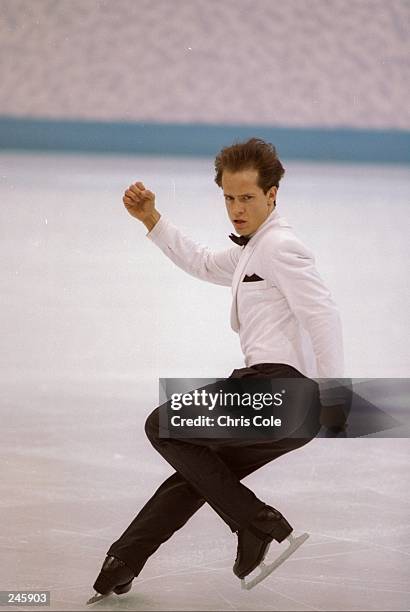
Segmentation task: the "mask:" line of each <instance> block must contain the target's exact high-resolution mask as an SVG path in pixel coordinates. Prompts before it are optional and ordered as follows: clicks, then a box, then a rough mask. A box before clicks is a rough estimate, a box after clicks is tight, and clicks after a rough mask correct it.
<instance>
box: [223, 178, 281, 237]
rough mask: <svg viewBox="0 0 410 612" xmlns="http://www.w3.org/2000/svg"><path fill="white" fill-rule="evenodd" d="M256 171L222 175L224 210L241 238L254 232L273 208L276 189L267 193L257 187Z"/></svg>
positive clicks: (273, 188)
mask: <svg viewBox="0 0 410 612" xmlns="http://www.w3.org/2000/svg"><path fill="white" fill-rule="evenodd" d="M257 183H258V171H257V170H254V169H249V170H241V171H240V172H228V171H227V170H224V172H223V174H222V189H223V192H224V197H225V204H226V210H227V211H228V216H229V218H230V220H231V221H232V223H233V226H234V228H235V230H236V232H237V233H238V234H240V235H241V236H248V235H249V234H253V233H254V232H256V230H257V229H258V227H259V226H260V225H262V223H263V222H264V221H265V220H266V219H267V218H268V216H269V215H270V213H271V212H272V210H273V208H274V201H275V198H276V191H277V189H276V187H271V188H270V189H269V191H268V193H266V194H264V193H263V190H262V189H261V188H260V187H258V184H257Z"/></svg>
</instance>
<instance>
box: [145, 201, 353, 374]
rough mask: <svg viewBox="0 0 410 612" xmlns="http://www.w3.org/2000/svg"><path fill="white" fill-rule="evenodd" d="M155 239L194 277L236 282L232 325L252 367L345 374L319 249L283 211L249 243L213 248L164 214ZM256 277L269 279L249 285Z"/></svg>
mask: <svg viewBox="0 0 410 612" xmlns="http://www.w3.org/2000/svg"><path fill="white" fill-rule="evenodd" d="M147 236H148V238H149V239H150V240H152V242H154V243H155V244H156V245H157V246H158V247H159V248H160V249H161V250H162V251H163V253H165V255H167V257H169V258H170V259H171V260H172V261H173V262H174V263H175V264H176V265H177V266H179V267H180V268H182V269H183V270H185V271H186V272H188V273H189V274H191V275H192V276H195V277H197V278H200V279H202V280H206V281H209V282H212V283H216V284H218V285H227V286H231V287H232V307H231V327H232V329H233V330H234V331H235V332H237V333H238V334H239V338H240V343H241V347H242V351H243V354H244V358H245V365H246V366H247V367H249V366H252V365H255V364H257V363H284V364H289V365H291V366H293V367H295V368H296V369H297V370H299V371H300V372H301V373H302V374H304V375H305V376H308V377H309V378H314V377H324V378H325V377H329V378H330V377H341V376H343V341H342V326H341V320H340V316H339V312H338V310H337V307H336V305H335V303H334V301H333V299H332V297H331V295H330V292H329V290H328V289H327V288H326V286H325V285H324V283H323V280H322V279H321V277H320V276H319V274H318V272H317V270H316V268H315V259H314V256H313V253H312V252H311V250H310V249H308V248H307V247H306V246H305V245H304V244H303V243H302V242H301V241H300V239H299V238H297V237H296V236H295V234H294V233H293V231H292V228H291V226H290V224H289V223H288V222H287V221H286V219H284V218H283V217H282V216H281V215H280V214H279V213H278V212H277V211H276V210H273V212H272V213H271V214H270V215H269V217H268V218H267V219H266V220H265V222H264V223H263V224H262V225H260V226H259V228H258V230H257V231H256V232H255V233H254V234H253V235H252V237H251V239H250V240H249V242H248V244H247V245H246V246H245V247H241V246H239V245H233V246H232V247H231V248H228V249H226V250H224V251H219V252H212V251H210V250H209V249H208V248H207V247H204V246H201V245H199V244H197V243H196V242H194V241H193V240H192V239H191V238H189V237H187V236H185V235H184V234H183V233H182V232H181V231H180V230H179V229H178V228H177V227H176V226H175V225H173V224H172V223H171V222H170V221H169V220H168V219H167V218H166V217H164V216H161V218H160V219H159V221H158V222H157V224H156V225H155V226H154V228H153V229H152V230H151V231H150V232H148V234H147ZM254 274H256V275H257V276H259V277H260V278H261V279H262V280H259V281H253V282H244V280H243V279H244V277H245V276H246V275H247V276H252V275H254Z"/></svg>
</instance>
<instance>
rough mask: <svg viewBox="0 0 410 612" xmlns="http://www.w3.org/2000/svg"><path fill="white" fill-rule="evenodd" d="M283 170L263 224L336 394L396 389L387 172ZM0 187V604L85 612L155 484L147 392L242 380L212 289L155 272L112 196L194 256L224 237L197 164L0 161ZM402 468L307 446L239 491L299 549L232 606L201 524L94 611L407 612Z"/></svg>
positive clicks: (224, 559) (394, 188) (208, 524)
mask: <svg viewBox="0 0 410 612" xmlns="http://www.w3.org/2000/svg"><path fill="white" fill-rule="evenodd" d="M285 161H286V160H285ZM285 166H286V170H287V174H286V177H285V179H284V182H283V185H282V186H281V188H280V191H279V197H278V210H279V212H280V213H281V214H282V215H283V216H285V217H286V218H287V219H288V220H289V221H290V222H291V223H292V224H293V226H294V228H295V230H296V231H297V232H298V233H299V235H300V236H301V237H302V238H303V239H304V240H305V241H306V242H307V243H308V244H309V246H311V248H313V250H314V252H315V254H316V260H317V265H318V268H319V271H320V272H321V273H322V275H323V277H324V278H325V280H326V282H327V284H328V286H329V288H330V289H331V291H332V293H333V295H334V297H335V299H336V301H337V303H338V304H339V307H340V310H341V314H342V318H343V322H344V329H345V344H346V362H347V370H348V371H347V374H348V375H350V376H353V377H364V378H366V377H378V376H382V377H405V376H407V375H408V372H409V360H408V348H407V347H408V343H407V340H406V337H405V336H406V333H405V332H406V331H407V329H408V323H407V312H408V306H407V305H406V301H405V298H406V294H405V286H406V283H405V281H406V276H405V262H406V261H408V230H406V218H407V217H406V215H407V212H406V207H407V206H408V201H409V191H410V189H409V181H408V176H407V174H406V170H405V169H404V168H402V167H400V166H366V165H362V166H359V165H349V164H341V165H336V164H328V165H324V164H313V163H309V164H308V163H302V162H299V163H296V162H293V163H285ZM0 178H1V182H0V199H1V207H0V220H1V231H2V241H1V249H2V253H1V255H2V257H1V266H2V273H1V295H2V303H1V317H2V323H3V325H2V349H1V352H0V360H1V369H0V372H1V409H0V419H1V429H0V453H1V466H2V468H1V475H2V477H1V480H0V550H1V555H0V590H1V589H3V590H6V589H9V590H11V589H14V590H17V589H26V590H27V589H47V590H50V591H51V602H52V603H51V609H52V610H85V609H86V606H85V601H86V600H87V599H88V598H89V597H90V596H91V594H92V592H93V591H92V584H93V582H94V580H95V577H96V575H97V573H98V571H99V569H100V566H101V564H102V562H103V560H104V556H105V553H106V551H107V550H108V547H109V545H110V544H111V542H112V541H113V540H114V539H116V538H117V537H118V536H119V535H120V533H122V531H123V530H124V529H125V527H126V526H127V525H128V523H129V522H130V521H131V519H132V518H133V517H134V515H135V514H136V513H137V511H138V510H139V509H140V508H141V507H142V505H143V504H144V503H145V501H146V500H147V498H148V496H149V495H151V493H153V492H154V491H155V489H156V488H157V486H158V485H159V484H160V483H161V482H162V480H163V479H164V478H165V477H167V476H168V475H169V474H170V473H171V472H172V469H171V468H170V467H169V466H167V465H166V464H165V463H164V461H163V460H162V459H161V458H160V457H159V455H157V454H156V453H155V451H154V450H153V448H152V447H151V445H150V444H149V442H148V441H147V440H146V439H145V436H144V431H143V425H144V421H145V418H146V416H147V415H148V414H149V412H151V410H152V409H153V408H154V407H155V405H156V402H157V397H158V378H159V377H171V376H186V377H198V378H201V377H213V376H224V375H228V374H229V373H230V372H231V371H232V369H233V368H235V367H241V366H242V365H243V363H242V356H241V353H240V348H239V343H238V340H237V338H236V337H235V336H234V334H233V333H232V332H231V330H230V328H229V302H230V293H229V288H223V287H217V286H212V285H210V284H206V283H201V282H200V281H197V280H195V279H193V278H190V277H189V276H187V275H185V274H184V273H183V272H181V271H179V270H178V269H176V268H175V267H174V266H173V264H171V263H170V262H168V261H167V260H166V259H165V258H164V257H163V255H162V253H160V252H159V251H158V250H157V249H156V248H155V247H154V245H152V244H151V243H150V242H149V241H148V240H147V239H146V238H145V233H146V232H145V228H143V227H142V226H140V225H139V224H138V222H137V221H136V220H134V219H133V218H131V217H130V216H129V215H128V213H127V211H126V210H125V209H124V207H123V204H122V201H121V197H122V192H123V190H124V189H125V188H126V187H127V186H128V185H129V184H130V183H131V182H134V181H136V180H143V181H144V182H145V184H146V185H147V186H148V187H149V188H150V189H152V190H153V191H155V193H156V194H157V202H158V208H159V209H160V211H161V212H162V213H164V214H167V215H168V216H169V218H170V219H171V220H172V221H174V222H175V223H176V224H178V225H180V226H182V227H184V229H186V231H187V232H188V233H189V234H190V235H191V236H194V237H196V238H197V239H198V241H201V242H204V243H207V244H208V245H209V246H210V247H212V248H224V247H225V246H226V245H227V234H229V232H230V231H231V228H230V226H229V222H228V221H227V220H226V219H225V213H224V204H223V200H222V198H221V194H220V192H219V190H218V188H217V187H216V186H215V185H214V184H213V182H212V181H213V175H212V160H210V159H199V160H190V159H184V158H178V159H171V158H170V159H166V158H156V157H151V158H138V157H126V156H123V157H121V156H118V157H110V156H98V155H95V156H76V155H59V154H48V155H46V154H41V155H40V154H39V155H36V154H17V153H11V152H10V153H2V154H1V156H0ZM409 450H410V444H409V441H408V440H407V439H395V440H391V439H347V440H343V439H341V440H332V439H316V440H314V441H313V442H311V443H309V444H308V445H307V446H305V447H303V448H301V449H299V450H297V451H295V452H293V453H291V454H289V455H286V456H284V457H282V458H280V459H278V460H277V461H275V462H272V463H270V464H269V465H267V466H265V467H264V468H262V469H261V470H259V471H258V472H257V473H255V474H252V475H251V476H249V477H248V478H247V479H246V481H245V482H246V484H247V485H248V486H250V487H251V488H252V489H253V490H254V491H255V493H256V494H257V495H258V496H259V497H260V498H261V499H264V500H265V501H267V502H269V503H271V504H273V505H275V506H276V507H278V508H279V509H280V510H281V511H282V512H283V513H284V514H285V515H286V517H287V518H288V519H289V520H290V522H291V523H292V524H293V525H294V526H295V529H296V530H297V531H298V532H301V531H307V532H309V533H310V538H309V540H308V541H307V542H306V543H305V544H304V545H303V547H302V548H301V549H300V550H299V551H298V552H297V553H295V555H294V556H293V557H292V558H291V559H289V560H288V561H287V562H286V563H285V564H284V565H283V566H281V567H280V568H279V569H278V570H277V572H275V573H274V574H273V575H272V576H270V577H269V578H267V579H266V580H265V581H264V582H263V584H261V585H258V586H257V587H255V588H254V589H252V590H251V591H249V592H248V591H243V590H241V588H240V581H239V580H238V579H237V578H236V577H235V576H234V574H233V572H232V565H233V562H234V559H235V554H236V537H235V536H234V535H232V533H231V532H230V531H229V530H228V529H227V528H226V526H225V524H224V523H223V522H222V521H221V519H220V518H219V517H218V516H217V515H216V514H215V513H214V512H213V511H212V510H211V509H210V508H209V507H207V506H204V507H203V508H201V510H200V511H199V512H198V513H197V514H196V515H195V516H194V517H193V518H192V519H191V521H190V522H189V523H188V524H187V525H186V527H185V528H184V529H183V530H181V531H180V532H178V533H177V534H176V535H175V536H174V537H173V538H172V539H171V540H169V541H168V542H166V543H165V544H164V545H163V546H162V547H161V548H160V549H159V550H158V551H157V552H156V553H155V555H153V557H151V559H150V560H149V561H148V563H147V564H146V566H145V568H144V570H143V572H142V573H141V575H140V577H138V578H137V579H136V580H135V582H134V586H133V589H132V591H131V592H130V593H128V594H126V595H124V596H122V597H116V596H112V597H110V598H108V599H106V600H103V601H102V602H99V603H98V604H96V606H95V608H96V609H103V610H386V611H387V610H408V609H409V606H410V588H409V586H408V577H409V575H410V519H409V515H410V514H409V507H410V506H409V505H410V486H409V485H410V482H409V470H408V465H409ZM275 553H276V551H275V548H274V545H272V546H271V549H270V554H271V555H272V556H276V554H275ZM266 561H267V562H268V561H269V559H267V560H266ZM4 609H6V608H4ZM7 609H10V608H7ZM19 609H29V608H24V607H21V608H19Z"/></svg>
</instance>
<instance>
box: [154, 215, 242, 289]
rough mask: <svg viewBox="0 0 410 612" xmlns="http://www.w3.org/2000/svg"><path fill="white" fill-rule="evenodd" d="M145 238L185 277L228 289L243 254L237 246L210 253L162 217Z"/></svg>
mask: <svg viewBox="0 0 410 612" xmlns="http://www.w3.org/2000/svg"><path fill="white" fill-rule="evenodd" d="M147 237H148V238H149V239H150V240H151V241H152V242H153V243H154V244H156V245H157V246H158V247H159V248H160V249H161V251H162V252H163V253H165V255H166V256H167V257H169V259H171V260H172V261H173V262H174V263H175V264H176V265H177V266H178V267H179V268H181V269H182V270H184V271H185V272H187V273H188V274H191V275H192V276H195V277H196V278H200V279H201V280H205V281H208V282H210V283H215V284H217V285H226V286H231V284H232V276H233V273H234V270H235V268H236V265H237V263H238V260H239V257H240V254H241V251H242V249H241V247H240V246H234V247H232V248H230V249H226V250H224V251H218V252H212V251H210V250H209V249H208V248H207V247H204V246H201V245H199V244H197V243H196V242H194V241H193V240H192V239H191V238H188V237H187V236H185V235H184V234H183V233H182V232H181V231H180V230H179V229H178V228H177V227H176V226H175V225H173V224H172V223H171V222H170V221H169V220H168V219H166V218H165V217H164V216H161V218H160V219H159V221H158V222H157V223H156V225H155V226H154V227H153V229H152V230H151V231H150V232H148V234H147Z"/></svg>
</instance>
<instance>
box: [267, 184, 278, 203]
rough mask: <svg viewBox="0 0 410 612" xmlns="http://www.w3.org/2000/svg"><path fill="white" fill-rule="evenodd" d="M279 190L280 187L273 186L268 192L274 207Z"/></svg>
mask: <svg viewBox="0 0 410 612" xmlns="http://www.w3.org/2000/svg"><path fill="white" fill-rule="evenodd" d="M277 192H278V188H277V187H271V188H270V189H269V193H268V198H269V204H270V205H272V207H273V208H275V206H276V194H277Z"/></svg>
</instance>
